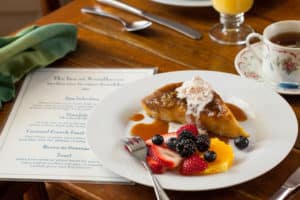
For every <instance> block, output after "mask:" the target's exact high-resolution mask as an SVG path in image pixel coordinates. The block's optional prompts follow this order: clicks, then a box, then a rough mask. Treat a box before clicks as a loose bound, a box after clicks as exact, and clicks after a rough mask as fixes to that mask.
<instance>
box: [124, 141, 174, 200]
mask: <svg viewBox="0 0 300 200" xmlns="http://www.w3.org/2000/svg"><path fill="white" fill-rule="evenodd" d="M124 144H125V148H126V149H127V150H128V151H129V153H130V154H131V155H132V156H133V157H134V158H135V159H137V160H138V161H140V162H141V163H142V165H143V166H144V167H145V168H146V170H147V171H148V173H149V175H150V176H151V179H152V183H153V187H154V191H155V195H156V198H157V199H158V200H169V197H168V195H167V194H166V192H165V191H164V189H163V188H162V186H161V185H160V183H159V181H158V179H157V178H156V176H155V175H154V174H153V173H152V171H151V169H150V167H149V166H148V164H147V162H146V156H147V151H148V150H147V146H146V144H145V142H144V140H143V139H142V138H140V137H130V138H125V139H124Z"/></svg>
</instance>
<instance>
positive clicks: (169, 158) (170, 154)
mask: <svg viewBox="0 0 300 200" xmlns="http://www.w3.org/2000/svg"><path fill="white" fill-rule="evenodd" d="M149 156H151V157H152V158H153V160H155V161H157V162H159V163H161V164H162V165H163V166H164V167H166V168H168V169H173V168H175V167H177V166H178V165H179V164H180V162H181V161H182V158H181V156H180V155H179V154H177V153H176V152H174V151H172V150H170V149H167V148H164V147H161V146H157V145H152V146H150V148H149Z"/></svg>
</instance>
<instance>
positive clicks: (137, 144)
mask: <svg viewBox="0 0 300 200" xmlns="http://www.w3.org/2000/svg"><path fill="white" fill-rule="evenodd" d="M123 141H124V143H125V147H126V148H127V150H128V151H130V152H132V151H136V150H138V149H141V148H145V146H146V144H145V142H144V140H143V139H142V138H141V137H138V136H133V137H127V138H124V139H123Z"/></svg>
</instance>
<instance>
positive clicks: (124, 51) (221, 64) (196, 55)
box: [0, 0, 300, 200]
mask: <svg viewBox="0 0 300 200" xmlns="http://www.w3.org/2000/svg"><path fill="white" fill-rule="evenodd" d="M124 1H125V2H127V3H129V4H132V5H135V6H137V7H139V8H141V9H143V10H146V11H149V12H151V13H153V14H157V15H160V16H163V17H166V18H170V19H173V20H175V21H178V22H182V23H184V24H186V25H189V26H191V27H193V28H195V29H198V30H200V31H202V32H203V35H204V37H203V39H202V40H191V39H189V38H187V37H185V36H183V35H180V34H178V33H176V32H174V31H172V30H170V29H167V28H165V27H163V26H160V25H158V24H153V26H152V27H151V28H150V29H147V30H145V31H143V32H141V33H127V32H124V31H121V26H120V24H118V23H117V22H116V23H115V22H113V21H110V20H107V19H104V18H99V17H94V16H89V15H84V14H81V13H80V8H81V7H84V6H91V5H97V6H101V7H102V9H104V10H107V11H110V12H114V13H117V14H118V15H120V16H122V17H124V18H126V19H128V20H137V19H140V18H139V17H136V16H133V15H131V14H128V13H126V12H123V11H120V10H117V9H114V8H110V7H107V6H103V5H100V4H97V3H95V1H92V0H75V1H74V2H73V3H70V4H68V5H67V6H65V7H63V8H61V9H58V10H56V11H55V12H53V13H51V14H49V15H47V16H44V17H43V18H41V19H40V20H38V21H37V22H35V23H37V24H48V23H53V22H69V23H74V24H77V25H78V28H79V33H78V48H77V50H76V52H74V53H71V54H69V55H67V56H66V57H65V58H64V59H62V60H59V61H57V62H56V63H54V64H53V65H51V67H61V66H64V67H66V66H72V67H79V68H83V67H107V68H113V67H153V66H156V67H158V68H159V72H167V71H174V70H186V69H202V70H215V71H223V72H229V73H234V74H237V72H236V71H235V68H234V64H233V63H234V58H235V56H236V54H237V53H238V52H239V51H240V50H241V49H242V48H244V46H223V45H219V44H217V43H214V42H213V41H211V40H210V39H209V36H208V31H209V29H210V27H212V25H213V24H215V23H217V22H218V20H219V19H218V18H219V16H218V13H217V12H215V11H214V10H213V8H211V7H208V8H182V7H173V6H166V5H160V4H157V3H154V2H152V1H150V0H140V1H136V0H124ZM298 4H299V2H298V0H285V1H281V0H265V1H255V4H254V6H253V8H252V9H251V10H250V11H249V12H248V13H246V22H247V23H248V24H250V25H251V26H252V27H253V28H254V29H255V30H256V31H257V32H260V33H261V32H262V31H263V29H264V28H265V27H266V26H267V25H268V24H270V23H272V22H274V21H279V20H286V19H300V6H299V5H298ZM87 27H92V29H93V31H91V30H90V28H87ZM283 98H285V99H286V100H287V101H288V103H289V104H290V105H291V107H292V108H293V110H294V111H295V114H296V116H297V120H298V124H300V96H285V95H283ZM12 104H13V102H11V103H7V104H6V105H5V106H4V108H3V109H2V110H1V111H0V128H2V127H3V126H4V123H5V120H6V118H7V116H8V114H9V112H10V110H11V107H12ZM274 123H284V122H276V121H274ZM283 134H289V133H283ZM298 135H299V134H298ZM270 156H272V155H270ZM260 162H264V161H260ZM254 166H255V164H254ZM299 166H300V138H299V136H298V139H297V142H296V144H295V147H294V149H293V150H292V151H291V152H290V153H289V154H288V156H287V157H286V158H285V159H284V160H283V161H282V162H280V163H279V165H278V166H276V167H275V168H274V169H272V170H270V171H269V172H268V173H266V174H263V175H261V176H259V177H257V178H255V179H253V180H251V181H248V182H246V183H243V184H240V185H237V186H233V187H230V188H225V189H220V190H213V191H203V192H175V191H167V192H168V194H169V195H170V197H171V199H189V200H193V199H195V200H196V199H212V200H214V199H230V200H231V199H237V200H240V199H241V200H258V199H259V200H260V199H268V197H269V196H270V195H272V194H273V193H274V192H275V191H276V190H277V189H278V188H279V186H280V185H282V184H283V183H284V181H285V180H286V178H287V177H288V176H289V175H290V174H291V173H292V172H293V171H294V170H295V169H296V168H297V167H299ZM245 173H247V172H245ZM50 184H52V185H53V186H55V187H59V188H60V189H62V190H64V191H66V192H68V193H70V194H72V195H74V196H75V197H77V198H80V199H95V200H96V199H97V200H99V199H101V200H102V199H107V200H113V199H118V200H119V199H120V200H135V199H136V200H137V199H145V200H148V199H149V200H150V199H155V196H154V193H153V190H152V188H149V187H146V186H142V185H138V184H137V185H134V186H132V185H108V184H83V183H67V182H60V183H50ZM291 199H300V194H299V193H295V194H294V195H293V196H292V197H291Z"/></svg>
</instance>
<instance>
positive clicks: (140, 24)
mask: <svg viewBox="0 0 300 200" xmlns="http://www.w3.org/2000/svg"><path fill="white" fill-rule="evenodd" d="M81 12H83V13H88V14H93V15H98V16H102V17H107V18H110V19H114V20H116V21H118V22H121V24H122V25H123V26H124V29H125V30H126V31H129V32H132V31H139V30H143V29H145V28H148V27H149V26H151V25H152V22H150V21H146V20H140V21H134V22H132V23H130V22H127V21H125V20H124V19H123V18H121V17H119V16H116V15H113V14H110V13H107V12H104V11H103V10H101V9H100V8H93V7H87V8H81Z"/></svg>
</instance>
